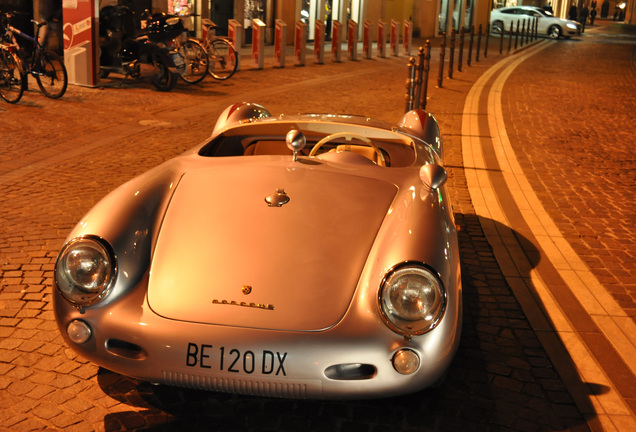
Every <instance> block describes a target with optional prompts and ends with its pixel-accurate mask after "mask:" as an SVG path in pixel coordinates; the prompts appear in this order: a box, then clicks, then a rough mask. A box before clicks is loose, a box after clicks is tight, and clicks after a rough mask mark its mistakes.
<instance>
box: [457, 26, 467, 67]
mask: <svg viewBox="0 0 636 432" xmlns="http://www.w3.org/2000/svg"><path fill="white" fill-rule="evenodd" d="M465 32H466V30H464V26H461V27H460V28H459V58H458V59H457V70H458V71H460V72H461V71H462V58H463V57H464V33H465Z"/></svg>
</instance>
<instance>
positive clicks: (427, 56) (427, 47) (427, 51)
mask: <svg viewBox="0 0 636 432" xmlns="http://www.w3.org/2000/svg"><path fill="white" fill-rule="evenodd" d="M430 69H431V41H430V40H426V43H425V44H424V79H423V81H422V98H421V99H420V108H421V109H426V99H428V73H429V71H430Z"/></svg>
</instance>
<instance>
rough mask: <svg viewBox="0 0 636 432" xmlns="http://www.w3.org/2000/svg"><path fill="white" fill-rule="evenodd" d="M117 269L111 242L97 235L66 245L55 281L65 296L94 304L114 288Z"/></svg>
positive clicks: (67, 298)
mask: <svg viewBox="0 0 636 432" xmlns="http://www.w3.org/2000/svg"><path fill="white" fill-rule="evenodd" d="M116 273H117V265H116V261H115V255H114V253H113V252H112V250H111V248H110V246H108V244H107V243H105V242H103V241H101V240H100V239H97V238H94V237H81V238H76V239H73V240H71V241H69V242H68V243H66V244H65V245H64V247H63V248H62V250H61V251H60V254H59V255H58V257H57V262H56V264H55V285H56V286H57V289H58V290H59V292H60V294H61V295H62V297H64V298H65V299H66V300H67V301H69V302H70V303H73V304H74V305H77V306H90V305H92V304H95V303H97V302H98V301H99V300H101V299H103V298H104V297H105V296H106V295H107V294H108V292H109V291H110V289H111V287H112V285H113V282H114V280H115V274H116Z"/></svg>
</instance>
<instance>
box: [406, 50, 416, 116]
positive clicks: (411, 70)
mask: <svg viewBox="0 0 636 432" xmlns="http://www.w3.org/2000/svg"><path fill="white" fill-rule="evenodd" d="M407 68H408V69H407V70H408V74H407V78H406V95H405V100H406V106H405V107H404V112H405V113H407V112H409V111H411V110H412V109H413V99H414V95H415V59H414V58H413V57H411V58H409V62H408V64H407Z"/></svg>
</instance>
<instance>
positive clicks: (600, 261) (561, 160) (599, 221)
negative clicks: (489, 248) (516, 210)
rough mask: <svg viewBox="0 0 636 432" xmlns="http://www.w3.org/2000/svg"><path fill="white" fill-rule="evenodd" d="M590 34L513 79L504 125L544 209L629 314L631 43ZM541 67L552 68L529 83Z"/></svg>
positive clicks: (635, 289)
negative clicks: (592, 37)
mask: <svg viewBox="0 0 636 432" xmlns="http://www.w3.org/2000/svg"><path fill="white" fill-rule="evenodd" d="M594 30H596V29H594V28H592V30H591V31H588V34H593V33H595V31H594ZM599 31H600V30H599ZM603 31H605V30H603ZM586 36H587V35H586ZM588 40H589V39H588V38H587V37H584V38H582V41H568V42H569V43H562V44H558V45H556V46H555V47H554V48H552V49H550V50H547V51H546V52H545V54H543V55H541V56H536V57H534V58H532V59H530V60H529V61H528V62H527V64H526V65H524V67H523V68H520V70H519V71H518V72H517V73H515V74H514V75H513V76H512V77H511V79H510V81H509V83H508V87H507V89H506V91H505V92H504V102H503V104H504V112H505V113H507V117H506V124H508V125H511V127H510V130H509V131H508V133H509V137H510V139H511V141H512V142H514V143H515V150H516V153H517V157H518V158H519V161H520V163H521V164H522V167H523V168H524V172H525V174H526V176H527V177H528V179H529V181H530V182H531V184H532V186H533V188H534V190H535V191H536V193H537V195H538V196H539V198H540V199H541V202H542V204H543V206H544V207H545V208H546V209H547V210H548V212H549V214H550V216H551V217H552V218H553V220H554V221H555V222H556V223H557V225H558V227H559V229H560V230H561V232H562V233H564V235H565V236H566V237H567V238H568V239H570V244H571V245H572V247H573V248H574V250H575V251H576V252H577V253H578V254H579V256H580V257H581V258H582V259H583V260H584V261H585V263H586V264H587V265H588V267H589V268H590V269H591V270H592V272H593V273H594V274H595V276H596V277H597V278H598V280H599V281H600V282H601V283H602V284H603V285H604V286H605V287H606V288H607V289H608V290H609V292H611V293H612V295H613V296H614V298H615V299H616V301H617V302H618V303H619V304H620V305H621V307H622V308H623V309H624V310H625V311H626V312H627V313H628V314H629V315H630V316H631V317H632V319H634V320H636V232H635V231H634V226H635V225H636V200H635V198H634V185H635V184H636V157H635V155H636V153H635V152H634V113H635V112H636V57H635V56H636V49H635V48H634V43H633V39H631V43H628V42H629V40H627V41H624V40H623V39H622V38H620V37H618V35H616V34H612V33H608V34H607V36H606V37H605V39H604V41H605V43H598V42H596V41H595V42H588ZM626 42H627V43H626ZM539 68H541V69H545V70H547V71H550V72H553V73H551V74H550V75H549V78H547V79H545V80H536V73H535V71H536V70H538V69H539ZM534 107H541V108H540V114H539V113H537V110H536V109H534ZM564 114H565V115H564ZM554 161H558V163H554Z"/></svg>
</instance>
